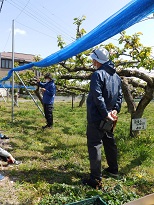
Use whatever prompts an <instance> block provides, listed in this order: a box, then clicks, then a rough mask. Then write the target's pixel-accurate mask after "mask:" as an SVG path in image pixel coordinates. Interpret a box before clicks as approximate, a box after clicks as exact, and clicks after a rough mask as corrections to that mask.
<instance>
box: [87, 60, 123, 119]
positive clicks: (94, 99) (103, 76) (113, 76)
mask: <svg viewBox="0 0 154 205" xmlns="http://www.w3.org/2000/svg"><path fill="white" fill-rule="evenodd" d="M121 103H122V89H121V79H120V77H119V76H118V74H117V73H116V70H115V68H114V64H113V62H112V61H108V62H106V63H104V64H103V65H102V66H101V67H100V68H99V69H98V70H96V71H95V72H94V73H93V74H92V76H91V82H90V91H89V95H88V98H87V120H88V123H94V122H98V121H101V120H103V119H105V118H106V117H107V116H108V112H111V111H112V110H117V112H120V109H121Z"/></svg>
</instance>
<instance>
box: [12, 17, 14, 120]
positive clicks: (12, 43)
mask: <svg viewBox="0 0 154 205" xmlns="http://www.w3.org/2000/svg"><path fill="white" fill-rule="evenodd" d="M12 68H14V20H12ZM13 121H14V71H13V72H12V122H13Z"/></svg>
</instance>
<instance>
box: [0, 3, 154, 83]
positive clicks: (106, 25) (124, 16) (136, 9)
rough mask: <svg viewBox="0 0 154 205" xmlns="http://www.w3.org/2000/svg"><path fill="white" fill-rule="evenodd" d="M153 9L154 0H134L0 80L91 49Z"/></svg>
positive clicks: (55, 62)
mask: <svg viewBox="0 0 154 205" xmlns="http://www.w3.org/2000/svg"><path fill="white" fill-rule="evenodd" d="M153 11H154V0H132V1H130V3H129V4H127V5H126V6H124V7H123V8H122V9H120V10H119V11H118V12H116V13H115V14H113V15H112V16H111V17H109V18H108V19H106V20H105V21H104V22H102V23H101V24H99V25H98V26H97V27H96V28H94V29H93V30H92V31H90V32H89V33H87V34H86V35H85V36H83V37H82V38H80V39H78V40H76V41H75V42H73V43H72V44H70V45H68V46H66V47H64V48H63V49H62V50H59V51H57V52H56V53H53V54H51V55H50V56H48V57H46V58H44V59H43V60H41V61H39V62H32V63H30V64H27V65H23V66H19V67H17V68H14V69H11V70H10V71H9V72H8V75H7V76H6V77H4V78H3V79H1V80H0V82H2V81H6V80H8V79H9V78H10V77H11V75H12V72H13V71H21V70H26V69H30V68H32V67H33V66H36V67H47V66H51V65H53V64H57V63H59V62H61V61H64V60H67V59H68V58H71V57H72V56H75V55H77V54H79V53H81V52H83V51H85V50H87V49H90V48H92V47H94V46H96V45H98V44H100V43H102V42H103V41H105V40H107V39H109V38H111V37H112V36H114V35H116V34H118V33H120V32H121V31H123V30H125V29H127V28H129V27H130V26H132V25H134V24H135V23H137V22H139V21H140V20H141V19H143V18H145V17H146V16H147V15H149V14H151V13H152V12H153Z"/></svg>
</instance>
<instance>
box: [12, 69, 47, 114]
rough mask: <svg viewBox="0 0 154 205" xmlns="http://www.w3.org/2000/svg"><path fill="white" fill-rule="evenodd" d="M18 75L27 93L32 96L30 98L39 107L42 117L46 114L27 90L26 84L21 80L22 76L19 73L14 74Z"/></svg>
mask: <svg viewBox="0 0 154 205" xmlns="http://www.w3.org/2000/svg"><path fill="white" fill-rule="evenodd" d="M14 73H15V74H16V76H17V77H18V78H19V80H20V81H21V83H22V84H23V86H24V87H25V89H26V91H27V92H28V94H29V95H30V97H31V98H32V100H33V101H34V103H35V105H36V106H37V107H38V109H39V110H40V111H41V113H42V115H43V116H45V115H44V112H43V111H42V109H41V108H40V106H39V105H38V104H37V102H36V100H35V99H34V97H33V96H32V94H31V93H30V92H29V90H28V89H27V87H26V85H25V83H24V82H23V80H22V79H21V77H20V75H19V74H18V73H17V72H14Z"/></svg>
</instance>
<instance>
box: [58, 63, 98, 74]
mask: <svg viewBox="0 0 154 205" xmlns="http://www.w3.org/2000/svg"><path fill="white" fill-rule="evenodd" d="M59 64H60V65H61V66H63V68H65V69H66V70H67V71H68V72H70V73H71V72H77V71H91V72H94V71H95V69H94V68H91V67H89V68H87V67H85V66H83V67H77V66H76V67H74V68H70V67H68V66H66V64H65V62H61V63H59Z"/></svg>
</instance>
